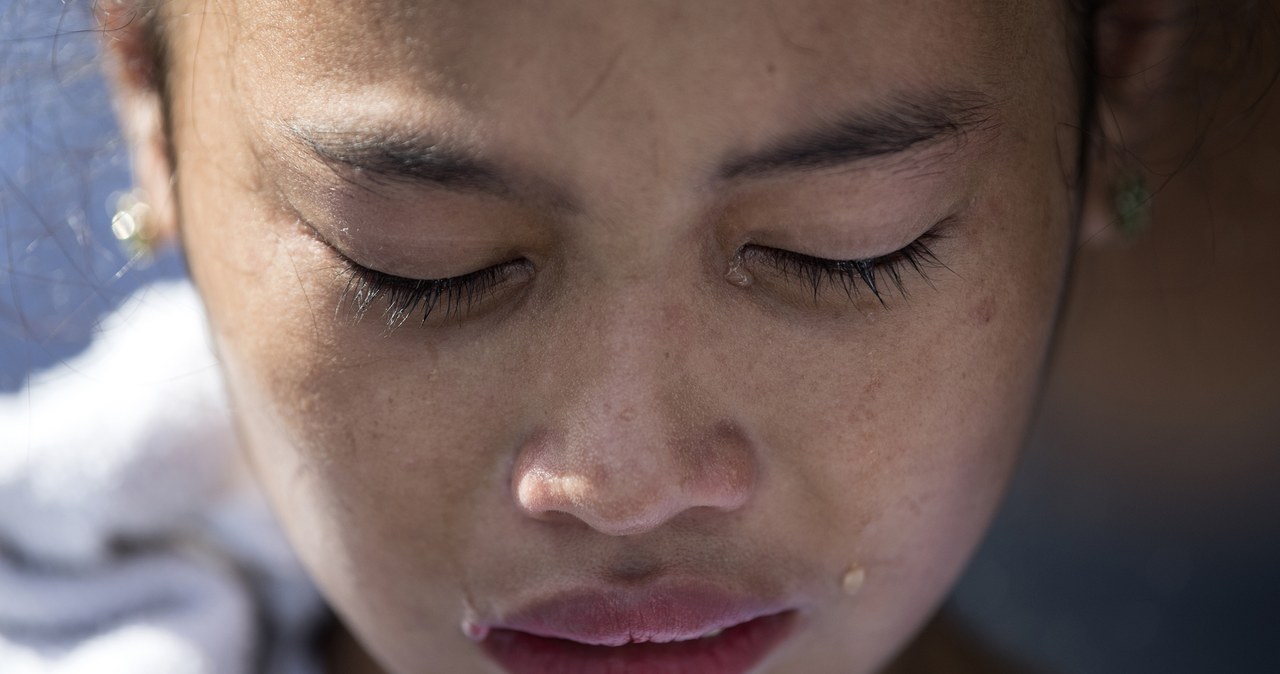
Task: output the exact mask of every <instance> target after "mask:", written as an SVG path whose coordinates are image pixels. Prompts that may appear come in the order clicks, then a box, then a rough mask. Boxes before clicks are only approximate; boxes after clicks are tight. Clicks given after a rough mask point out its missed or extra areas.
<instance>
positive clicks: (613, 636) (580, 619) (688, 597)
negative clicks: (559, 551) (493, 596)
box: [484, 584, 795, 646]
mask: <svg viewBox="0 0 1280 674" xmlns="http://www.w3.org/2000/svg"><path fill="white" fill-rule="evenodd" d="M792 608H795V607H794V606H790V605H787V604H786V603H784V602H781V601H777V600H773V599H766V598H761V597H752V596H743V595H739V594H735V593H733V592H730V591H727V590H724V589H720V588H716V587H709V586H705V585H698V584H668V585H663V586H659V587H652V586H651V587H638V588H622V589H608V590H598V589H576V590H570V591H567V592H563V593H561V594H557V595H554V596H552V597H549V598H547V599H543V600H540V601H536V602H534V603H531V604H528V605H526V606H524V607H522V608H520V609H517V610H515V611H513V612H512V613H510V614H509V615H507V616H505V617H504V618H503V619H502V620H499V621H494V622H490V623H487V624H485V625H484V626H485V627H486V628H495V629H508V630H517V631H521V632H526V633H528V634H533V635H535V636H540V637H550V638H554V639H567V640H570V641H576V642H579V643H583V644H590V645H595V646H621V645H624V644H628V643H641V642H654V643H664V642H671V641H686V640H689V639H697V638H698V637H702V636H705V635H707V634H708V633H713V632H716V631H718V630H723V629H727V628H730V627H733V626H735V625H740V624H742V623H746V622H750V621H752V620H755V619H756V618H761V617H764V616H768V615H775V614H778V613H782V612H784V611H787V610H789V609H792Z"/></svg>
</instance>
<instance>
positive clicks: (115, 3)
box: [94, 0, 177, 244]
mask: <svg viewBox="0 0 1280 674" xmlns="http://www.w3.org/2000/svg"><path fill="white" fill-rule="evenodd" d="M152 4H153V3H151V2H149V0H102V1H100V2H96V3H94V12H95V15H96V18H97V22H98V28H99V30H100V32H101V34H102V44H103V56H104V61H105V70H106V76H107V81H108V83H109V84H110V85H111V88H112V92H113V99H114V101H115V107H116V115H117V117H118V118H119V121H120V130H121V132H122V134H123V135H124V139H125V141H126V143H127V144H128V148H129V155H130V158H131V160H132V161H131V163H132V166H133V181H134V185H135V186H137V187H139V188H141V189H142V191H143V192H144V193H145V195H146V199H147V202H148V205H149V206H150V207H151V210H150V216H149V217H150V222H149V226H150V227H152V236H154V237H156V241H157V242H158V243H160V244H163V243H165V242H168V241H172V240H175V239H176V236H177V208H176V204H175V200H174V180H173V166H172V151H171V144H170V139H169V137H168V134H169V129H168V124H167V123H166V120H165V115H166V114H167V102H166V100H165V97H166V92H165V85H164V77H165V64H164V48H163V45H162V43H161V39H160V34H159V26H158V25H157V22H158V20H159V18H158V12H157V11H156V9H154V8H153V6H152Z"/></svg>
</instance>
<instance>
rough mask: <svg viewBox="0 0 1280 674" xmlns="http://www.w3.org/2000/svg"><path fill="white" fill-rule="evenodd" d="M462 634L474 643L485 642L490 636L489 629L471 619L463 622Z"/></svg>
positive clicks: (465, 619)
mask: <svg viewBox="0 0 1280 674" xmlns="http://www.w3.org/2000/svg"><path fill="white" fill-rule="evenodd" d="M462 633H463V634H464V635H466V637H467V638H468V639H470V640H472V641H476V642H479V641H484V638H485V637H487V636H489V628H488V627H486V626H484V625H481V624H479V623H477V622H474V621H472V620H471V619H470V618H464V619H463V621H462Z"/></svg>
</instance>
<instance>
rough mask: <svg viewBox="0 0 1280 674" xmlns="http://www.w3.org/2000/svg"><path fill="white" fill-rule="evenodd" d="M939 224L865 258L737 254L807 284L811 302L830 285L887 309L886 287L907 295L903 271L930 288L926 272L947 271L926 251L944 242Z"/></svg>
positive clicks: (766, 250) (757, 251)
mask: <svg viewBox="0 0 1280 674" xmlns="http://www.w3.org/2000/svg"><path fill="white" fill-rule="evenodd" d="M941 224H942V223H940V224H939V225H938V226H935V227H933V228H931V229H930V230H928V231H926V232H925V233H924V234H921V235H920V236H919V237H917V238H916V239H914V240H912V241H911V242H910V243H908V244H907V245H905V246H903V247H902V248H899V249H898V250H895V251H892V252H889V253H885V254H884V255H878V256H875V257H869V258H860V259H852V260H836V259H830V258H824V257H817V256H814V255H808V254H806V253H798V252H795V251H791V250H786V249H782V248H772V247H767V246H758V245H749V246H747V247H745V248H744V249H743V250H742V253H741V254H742V255H743V257H744V258H746V257H759V258H761V259H762V260H763V261H764V262H765V263H766V264H769V265H770V266H772V267H773V268H774V269H776V270H777V271H779V272H781V273H782V274H783V275H784V276H791V277H794V278H798V279H800V280H803V281H807V282H808V284H809V285H810V286H811V287H812V289H813V298H814V301H815V302H816V301H818V298H819V295H820V294H821V291H822V286H823V284H824V283H834V284H836V285H838V286H839V287H841V288H842V289H843V290H844V291H845V294H846V296H848V298H849V299H850V300H856V299H857V297H858V295H859V294H860V288H865V289H867V290H869V291H870V292H871V294H872V296H874V297H875V298H876V300H877V301H879V302H880V304H881V305H884V306H887V304H886V302H885V290H886V288H887V285H888V284H892V286H893V287H894V288H895V289H897V291H898V294H899V295H901V296H902V297H903V298H904V299H905V298H908V297H909V295H910V294H909V292H908V290H907V287H906V285H905V284H904V282H903V279H902V272H903V271H904V270H911V271H915V272H916V273H918V274H919V275H920V276H921V277H922V278H924V280H925V282H926V283H928V284H929V285H930V286H932V285H933V282H932V280H930V278H929V275H928V271H929V270H930V269H936V268H943V269H949V267H947V266H946V265H945V264H943V263H942V261H941V260H939V259H938V257H937V255H935V254H934V252H933V249H932V248H931V247H930V244H932V243H933V242H935V241H937V240H939V239H941V238H944V235H943V234H942V232H941V231H940V230H941ZM886 281H887V283H886Z"/></svg>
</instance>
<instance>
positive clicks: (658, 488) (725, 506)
mask: <svg viewBox="0 0 1280 674" xmlns="http://www.w3.org/2000/svg"><path fill="white" fill-rule="evenodd" d="M595 403H596V404H595V405H593V412H594V414H593V416H592V418H590V419H583V420H580V422H579V423H576V424H574V425H573V426H571V427H570V428H568V429H565V430H564V431H562V432H554V431H553V432H548V433H543V434H540V436H539V437H537V438H535V439H533V440H532V441H531V442H529V443H527V444H526V445H525V446H524V447H522V448H521V451H520V453H519V456H518V457H517V461H516V468H515V472H514V475H513V478H512V490H513V492H514V497H515V500H516V503H517V504H518V507H519V508H520V510H521V511H522V512H523V513H524V514H526V515H527V516H529V517H532V518H535V519H539V520H543V521H564V520H569V521H573V520H576V521H578V522H581V523H583V524H585V525H587V526H588V527H590V528H592V529H594V530H596V531H598V532H600V533H603V534H607V535H610V536H628V535H636V534H642V533H645V532H648V531H652V530H654V529H657V528H659V527H661V526H662V525H663V524H665V523H667V522H668V521H670V520H671V519H673V518H675V517H676V516H678V515H680V514H681V513H684V512H686V511H690V510H693V509H709V510H713V511H723V512H729V511H733V510H737V509H738V508H741V507H742V506H743V505H745V504H746V503H747V501H748V500H749V498H750V495H751V492H752V488H753V486H754V484H755V481H756V475H755V473H756V469H755V462H754V459H753V456H752V452H751V449H750V446H749V443H748V442H747V440H746V439H745V437H744V436H743V434H742V432H741V431H740V430H739V429H738V428H737V427H736V426H735V425H734V424H731V423H728V422H720V423H711V424H707V425H706V426H705V427H703V428H701V429H696V430H694V429H690V430H689V431H688V432H686V433H680V432H679V431H678V430H676V429H672V428H664V427H663V424H662V423H661V421H662V420H661V419H660V415H659V414H657V412H656V410H648V411H647V412H646V411H641V410H639V409H637V408H636V407H634V406H626V407H623V408H622V409H616V407H615V406H614V405H611V404H609V403H608V402H607V401H604V400H599V399H597V400H596V401H595Z"/></svg>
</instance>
